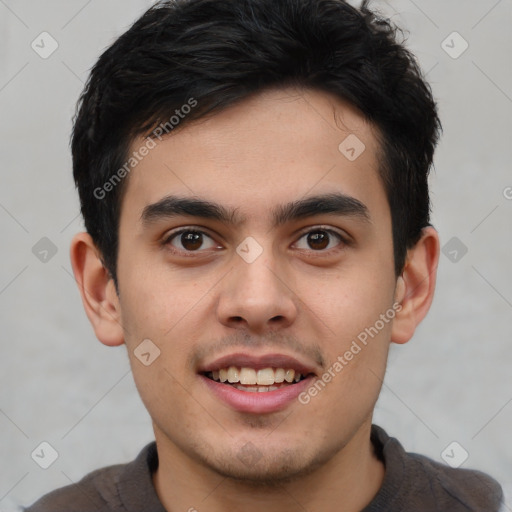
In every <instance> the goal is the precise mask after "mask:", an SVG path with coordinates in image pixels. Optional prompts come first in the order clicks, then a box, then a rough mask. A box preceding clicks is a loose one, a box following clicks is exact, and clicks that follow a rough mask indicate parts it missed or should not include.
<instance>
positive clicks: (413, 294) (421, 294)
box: [391, 226, 439, 344]
mask: <svg viewBox="0 0 512 512" xmlns="http://www.w3.org/2000/svg"><path fill="white" fill-rule="evenodd" d="M438 262H439V236H438V234H437V231H436V230H435V229H434V228H432V227H430V226H429V227H426V228H424V229H423V233H422V236H421V238H420V240H419V241H418V243H417V244H416V245H415V246H414V247H413V248H411V249H409V251H408V253H407V261H406V264H405V268H404V271H403V273H402V275H401V276H399V277H398V279H397V284H396V288H395V301H396V302H398V303H399V304H400V305H401V309H400V311H398V312H397V314H396V316H395V318H394V320H393V327H392V330H391V341H392V342H394V343H399V344H402V343H407V342H408V341H409V340H410V339H411V338H412V336H413V334H414V331H415V330H416V327H417V326H418V325H419V323H420V322H421V321H422V320H423V318H425V316H426V314H427V313H428V310H429V309H430V305H431V304H432V299H433V297H434V290H435V283H436V274H437V265H438Z"/></svg>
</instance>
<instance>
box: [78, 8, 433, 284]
mask: <svg viewBox="0 0 512 512" xmlns="http://www.w3.org/2000/svg"><path fill="white" fill-rule="evenodd" d="M401 33H402V32H401V30H400V29H399V28H397V27H396V26H394V25H393V24H392V23H391V22H390V21H389V20H388V19H385V18H383V17H380V16H379V15H378V14H377V13H374V12H373V11H371V10H370V9H369V6H368V1H367V0H365V1H363V2H362V4H361V6H360V7H359V8H356V7H354V6H352V5H350V4H349V3H347V2H346V1H344V0H173V1H171V0H167V1H160V2H158V3H156V4H155V5H154V6H153V7H151V8H150V9H149V10H148V11H147V12H146V13H145V14H144V15H143V16H142V17H141V18H140V19H138V20H137V21H136V22H135V23H134V24H133V25H132V27H131V28H129V29H128V30H127V31H126V32H125V33H124V34H122V35H121V36H120V37H119V38H118V39H117V40H116V41H115V42H114V43H113V44H112V45H111V46H110V47H109V48H108V49H107V50H106V51H105V52H104V53H103V54H102V55H101V57H100V58H99V60H98V61H97V63H96V64H95V65H94V67H93V68H92V70H91V74H90V76H89V79H88V81H87V83H86V86H85V89H84V91H83V93H82V95H81V97H80V99H79V102H78V104H77V112H76V115H75V118H74V127H73V134H72V141H71V146H72V153H73V174H74V179H75V183H76V185H77V188H78V192H79V196H80V202H81V211H82V215H83V217H84V221H85V227H86V229H87V231H88V233H89V234H90V235H91V237H92V238H93V240H94V242H95V244H96V246H97V247H98V249H99V251H100V252H101V255H102V259H103V264H104V265H105V268H106V269H107V270H108V271H109V273H110V275H111V277H112V278H113V279H114V282H115V284H116V287H117V278H116V261H117V252H118V237H119V229H118V228H119V216H120V210H121V208H120V207H121V202H122V199H123V190H124V189H125V187H126V181H127V180H126V179H123V178H125V177H126V176H127V175H128V173H129V172H130V170H131V168H132V167H134V166H135V165H136V163H137V162H136V161H135V160H134V157H133V155H129V153H128V152H129V148H130V145H131V144H132V143H133V141H134V140H135V138H136V137H138V136H142V135H144V136H146V137H148V139H147V141H148V143H149V141H150V140H151V138H154V136H155V133H156V135H157V136H158V137H160V135H161V133H170V132H171V131H172V130H173V129H174V128H176V127H181V126H183V125H185V124H186V123H189V122H191V121H193V120H196V119H199V118H201V117H204V116H206V115H214V114H215V113H216V112H219V111H221V110H223V109H225V108H227V107H228V106H230V105H234V104H235V103H238V102H240V101H243V100H244V99H247V98H249V97H250V96H251V95H253V94H255V93H258V92H260V91H263V90H265V89H269V88H280V87H283V88H284V87H287V86H292V87H299V88H302V89H304V88H308V89H314V90H319V91H324V92H327V93H331V94H334V95H336V96H337V97H339V98H340V99H343V100H345V101H348V102H349V103H350V104H352V105H354V106H355V107H357V108H358V109H359V111H360V112H361V113H362V115H363V116H364V117H365V118H366V119H367V120H368V121H370V122H371V123H372V124H373V125H374V126H376V127H377V128H378V130H377V131H378V133H379V139H380V140H379V142H380V147H381V155H380V161H379V166H380V168H379V174H380V177H381V179H382V182H383V184H384V187H385V190H386V195H387V199H388V202H389V206H390V211H391V218H392V224H393V232H392V234H393V247H394V263H395V273H396V275H397V276H398V275H400V274H401V272H402V271H403V268H404V265H405V260H406V255H407V249H409V248H411V247H413V246H414V245H415V244H416V243H417V241H418V240H419V238H420V237H421V232H422V229H423V228H424V227H426V226H428V225H429V217H430V199H429V189H428V174H429V171H430V167H431V165H432V159H433V154H434V149H435V146H436V144H437V141H438V137H439V133H440V131H441V123H440V120H439V117H438V114H437V107H436V104H435V101H434V99H433V96H432V91H431V88H430V86H429V84H428V83H427V82H426V81H425V79H424V76H423V75H422V72H421V70H420V68H419V65H418V63H417V62H416V60H415V58H414V56H413V55H412V54H411V52H410V51H409V50H408V49H406V48H405V43H404V41H403V40H402V41H399V40H398V35H399V34H401ZM185 106H187V108H185ZM185 114H186V115H185ZM173 118H174V119H173ZM155 129H156V130H155ZM128 162H129V163H128Z"/></svg>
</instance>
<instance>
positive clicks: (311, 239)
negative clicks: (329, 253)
mask: <svg viewBox="0 0 512 512" xmlns="http://www.w3.org/2000/svg"><path fill="white" fill-rule="evenodd" d="M329 241H330V236H329V235H328V234H327V233H326V232H325V231H312V232H311V233H308V235H307V243H308V245H309V247H311V249H315V250H321V249H325V248H326V247H327V246H328V245H329Z"/></svg>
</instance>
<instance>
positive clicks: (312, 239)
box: [296, 229, 344, 251]
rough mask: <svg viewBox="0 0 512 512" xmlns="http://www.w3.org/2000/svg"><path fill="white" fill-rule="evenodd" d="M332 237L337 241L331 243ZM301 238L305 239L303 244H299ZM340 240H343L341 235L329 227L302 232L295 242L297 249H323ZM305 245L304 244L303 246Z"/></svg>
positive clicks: (333, 245)
mask: <svg viewBox="0 0 512 512" xmlns="http://www.w3.org/2000/svg"><path fill="white" fill-rule="evenodd" d="M333 238H335V239H336V241H337V242H338V243H337V244H336V243H333V240H332V239H333ZM301 240H305V244H303V246H302V247H301V246H300V242H301ZM340 242H344V239H343V237H342V236H341V235H340V234H338V233H336V232H335V231H332V230H330V229H314V230H311V231H308V232H307V233H304V234H303V235H302V236H301V237H300V238H299V241H298V242H297V244H296V245H297V247H298V248H299V249H313V250H314V251H323V250H325V249H332V248H333V247H335V246H336V245H339V243H340ZM304 245H305V246H304Z"/></svg>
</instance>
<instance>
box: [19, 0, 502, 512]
mask: <svg viewBox="0 0 512 512" xmlns="http://www.w3.org/2000/svg"><path fill="white" fill-rule="evenodd" d="M439 130H440V122H439V119H438V116H437V111H436V105H435V103H434V101H433V98H432V94H431V91H430V88H429V87H428V85H427V84H426V83H425V82H424V80H423V78H422V76H421V73H420V71H419V69H418V67H417V64H416V63H415V60H414V59H413V57H412V56H411V55H410V54H409V53H408V51H407V50H406V49H404V47H403V46H402V45H401V44H400V43H399V42H397V40H396V38H395V30H394V28H393V27H392V26H391V25H390V23H389V22H388V21H386V20H384V19H381V18H378V17H377V16H375V15H374V14H373V13H372V12H371V11H370V10H369V8H368V6H367V5H366V3H363V5H362V6H361V8H360V9H356V8H354V7H351V6H350V5H349V4H347V3H346V2H344V1H342V0H178V1H174V2H161V3H159V4H157V5H156V6H155V7H154V8H151V9H150V10H149V11H148V12H147V13H146V14H145V15H144V16H143V17H142V18H141V19H140V20H138V21H137V22H136V23H135V24H134V25H133V27H132V28H130V29H129V30H128V31H127V32H126V33H125V34H123V35H122V36H121V37H120V38H119V39H118V40H117V41H116V42H115V43H114V44H113V45H112V46H111V47H110V48H109V49H107V51H106V52H105V53H104V54H103V55H102V56H101V58H100V59H99V61H98V63H97V64H96V65H95V67H94V68H93V70H92V72H91V76H90V79H89V81H88V84H87V86H86V88H85V91H84V94H83V95H82V97H81V100H80V103H79V109H78V114H77V117H76V119H75V126H74V132H73V140H72V150H73V166H74V177H75V181H76V184H77V187H78V190H79V194H80V200H81V205H82V213H83V216H84V219H85V224H86V228H87V233H80V234H78V235H76V236H75V238H74V239H73V242H72V247H71V260H72V264H73V269H74V272H75V276H76V280H77V282H78V286H79V289H80V292H81V294H82V299H83V303H84V307H85V311H86V313H87V315H88V317H89V319H90V321H91V323H92V326H93V328H94V331H95V333H96V336H97V337H98V339H99V340H100V341H101V342H102V343H104V344H105V345H109V346H115V345H120V344H123V343H124V344H126V347H127V350H128V354H129V357H130V361H131V366H132V370H133V374H134V378H135V382H136V384H137V388H138V390H139V392H140V395H141V398H142V400H143V402H144V404H145V406H146V408H147V410H148V412H149V414H150V415H151V418H152V421H153V427H154V432H155V440H156V442H155V443H152V444H150V445H148V446H147V447H145V448H144V449H143V450H142V451H141V453H140V455H139V456H138V458H137V459H136V460H135V461H133V462H132V463H130V464H126V465H118V466H112V467H109V468H104V469H100V470H97V471H95V472H93V473H91V474H90V475H88V476H86V477H84V479H83V480H81V481H80V482H79V483H77V484H76V485H72V486H68V487H66V488H63V489H60V490H57V491H54V492H53V493H50V494H49V495H47V496H46V497H43V498H42V499H41V500H40V501H38V502H37V503H36V504H34V505H33V506H32V507H30V508H29V509H28V511H29V512H42V511H52V512H57V511H66V512H70V511H81V512H84V511H91V512H92V511H136V510H137V511H138V510H148V511H155V512H156V511H159V512H163V511H172V512H174V511H181V510H183V511H187V510H188V511H195V510H198V511H208V512H220V511H225V510H244V511H249V512H252V511H254V510H261V509H262V508H263V509H265V510H267V511H269V512H273V511H278V510H279V511H282V510H311V511H313V510H318V511H322V512H331V511H332V512H334V511H342V512H356V511H365V512H374V511H384V510H389V511H393V512H398V511H404V512H405V511H408V512H410V511H415V512H421V511H450V512H453V511H469V510H471V511H484V510H485V511H487V512H491V511H497V510H499V507H500V504H501V502H502V493H501V489H500V486H499V485H498V484H497V483H496V482H495V481H494V480H493V479H492V478H491V477H489V476H487V475H485V474H483V473H480V472H478V471H472V470H465V469H452V468H449V467H448V466H445V465H442V464H440V463H437V462H434V461H433V460H430V459H428V458H426V457H423V456H421V455H414V454H407V453H405V451H404V450H403V448H402V447H401V445H400V444H399V443H398V441H397V440H395V439H393V438H390V437H388V435H387V434H386V433H385V432H384V431H383V430H382V429H381V428H379V427H377V426H375V425H372V414H373V408H374V406H375V402H376V400H377V398H378V395H379V391H380V388H381V385H382V380H383V378H384V373H385V368H386V359H387V354H388V350H389V346H390V343H391V342H393V343H406V342H407V341H409V340H410V339H411V337H412V336H413V333H414V330H415V328H416V326H417V325H418V324H419V323H420V322H421V320H422V319H423V318H424V317H425V315H426V314H427V312H428V309H429V307H430V304H431V301H432V297H433V293H434V287H435V277H436V268H437V263H438V258H439V238H438V235H437V232H436V231H435V229H434V228H433V227H432V226H431V225H430V224H429V209H430V208H429V194H428V185H427V177H428V172H429V169H430V167H431V164H432V158H433V152H434V148H435V145H436V143H437V139H438V133H439Z"/></svg>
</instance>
